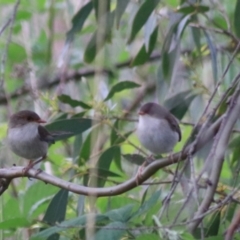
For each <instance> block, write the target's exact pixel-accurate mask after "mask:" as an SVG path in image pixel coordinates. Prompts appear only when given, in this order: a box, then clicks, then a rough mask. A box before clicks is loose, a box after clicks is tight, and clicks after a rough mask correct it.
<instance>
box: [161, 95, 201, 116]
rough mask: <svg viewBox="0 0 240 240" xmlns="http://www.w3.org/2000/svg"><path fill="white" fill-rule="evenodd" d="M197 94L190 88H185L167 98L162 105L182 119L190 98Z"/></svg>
mask: <svg viewBox="0 0 240 240" xmlns="http://www.w3.org/2000/svg"><path fill="white" fill-rule="evenodd" d="M196 96H197V94H196V93H193V92H192V90H186V91H183V92H179V93H177V94H175V95H174V96H172V97H171V98H169V99H167V100H166V101H165V102H164V106H165V107H166V108H167V109H169V110H170V112H171V113H172V114H173V115H174V116H175V117H177V118H178V119H182V118H183V117H184V115H185V113H186V112H187V111H188V108H189V106H190V104H191V102H192V100H193V99H194V98H195V97H196Z"/></svg>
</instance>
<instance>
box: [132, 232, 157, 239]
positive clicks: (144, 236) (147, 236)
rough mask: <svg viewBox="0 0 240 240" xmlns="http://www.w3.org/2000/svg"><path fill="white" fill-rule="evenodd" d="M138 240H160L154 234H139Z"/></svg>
mask: <svg viewBox="0 0 240 240" xmlns="http://www.w3.org/2000/svg"><path fill="white" fill-rule="evenodd" d="M136 240H159V236H158V235H157V234H153V233H145V234H139V236H138V237H137V238H136Z"/></svg>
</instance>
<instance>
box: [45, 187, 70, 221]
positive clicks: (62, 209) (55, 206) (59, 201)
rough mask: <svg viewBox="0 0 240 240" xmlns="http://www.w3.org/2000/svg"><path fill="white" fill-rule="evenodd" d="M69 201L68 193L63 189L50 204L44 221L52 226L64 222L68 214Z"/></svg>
mask: <svg viewBox="0 0 240 240" xmlns="http://www.w3.org/2000/svg"><path fill="white" fill-rule="evenodd" d="M67 201H68V191H67V190H65V189H61V190H60V191H59V192H58V193H57V194H56V195H55V196H54V197H53V199H52V201H51V202H50V204H49V206H48V209H47V211H46V214H45V216H44V218H43V221H44V222H46V223H48V224H50V225H54V224H56V223H57V222H62V221H63V220H64V218H65V214H66V208H67Z"/></svg>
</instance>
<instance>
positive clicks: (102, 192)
mask: <svg viewBox="0 0 240 240" xmlns="http://www.w3.org/2000/svg"><path fill="white" fill-rule="evenodd" d="M221 121H222V119H218V120H217V121H216V122H215V123H214V124H213V125H212V126H211V127H210V128H209V129H208V131H206V133H205V134H203V135H202V137H201V138H199V141H198V143H197V144H195V145H194V150H193V152H197V151H198V150H200V149H201V148H202V147H203V146H204V145H205V144H207V142H208V141H209V140H210V139H211V138H212V137H213V136H214V135H215V134H216V131H217V130H218V128H219V126H220V123H221ZM190 148H192V146H191V145H189V147H186V148H185V149H184V150H183V151H182V152H179V153H176V154H174V155H172V156H171V157H169V158H164V159H161V161H158V160H156V161H154V162H153V163H151V164H150V165H148V166H147V167H146V168H145V169H144V170H143V172H142V177H141V179H139V180H138V183H139V184H141V183H143V182H144V181H146V180H147V179H148V178H149V177H150V176H152V175H153V174H154V173H155V172H157V171H158V170H159V169H161V168H164V167H166V166H169V165H172V164H174V163H177V162H179V161H183V160H185V159H186V158H187V156H188V152H189V149H190ZM23 169H24V167H18V166H14V167H10V168H1V169H0V178H6V179H13V178H18V177H23ZM25 177H31V178H35V179H39V180H42V181H44V182H46V183H49V184H52V185H54V186H57V187H60V188H63V189H66V190H69V191H71V192H73V193H77V194H82V195H88V196H89V195H93V196H96V197H103V196H115V195H119V194H122V193H124V192H127V191H129V190H131V189H133V188H135V187H136V186H137V183H136V178H135V177H133V178H131V179H129V180H128V181H126V182H124V183H121V184H119V185H117V186H114V187H107V188H90V187H85V186H81V185H78V184H75V183H72V182H68V181H65V180H63V179H61V178H58V177H55V176H51V175H49V174H47V173H45V172H40V173H39V171H38V170H36V169H30V170H29V171H28V173H27V174H26V175H25Z"/></svg>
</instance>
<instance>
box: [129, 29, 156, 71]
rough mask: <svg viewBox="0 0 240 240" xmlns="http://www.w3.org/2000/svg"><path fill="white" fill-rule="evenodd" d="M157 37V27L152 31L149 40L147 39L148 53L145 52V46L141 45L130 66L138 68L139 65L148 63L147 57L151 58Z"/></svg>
mask: <svg viewBox="0 0 240 240" xmlns="http://www.w3.org/2000/svg"><path fill="white" fill-rule="evenodd" d="M157 35H158V26H156V28H155V29H154V31H153V32H152V34H151V36H150V39H149V49H148V51H147V50H146V45H145V44H143V45H142V47H141V49H140V51H139V52H138V54H137V56H136V57H135V58H134V59H133V61H132V63H131V66H132V67H134V66H138V65H141V64H144V63H145V62H147V61H148V59H149V57H150V56H151V53H152V51H153V49H154V46H155V44H156V41H157Z"/></svg>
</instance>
